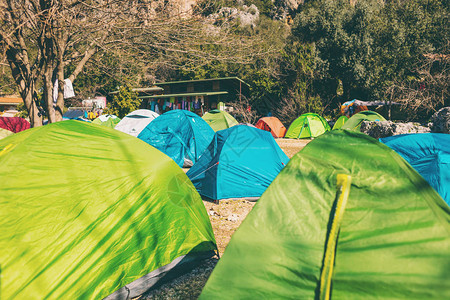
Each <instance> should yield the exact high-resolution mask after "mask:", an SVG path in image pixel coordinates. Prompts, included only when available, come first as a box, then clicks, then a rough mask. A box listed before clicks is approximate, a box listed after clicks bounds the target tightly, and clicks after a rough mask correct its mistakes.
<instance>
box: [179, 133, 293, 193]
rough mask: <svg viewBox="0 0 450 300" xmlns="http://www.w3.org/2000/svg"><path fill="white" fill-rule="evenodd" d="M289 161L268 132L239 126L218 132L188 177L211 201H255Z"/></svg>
mask: <svg viewBox="0 0 450 300" xmlns="http://www.w3.org/2000/svg"><path fill="white" fill-rule="evenodd" d="M288 161H289V158H288V157H287V156H286V154H284V152H283V151H282V150H281V149H280V147H279V146H278V144H277V143H276V142H275V140H274V139H273V137H272V135H271V134H270V133H269V132H267V131H263V130H260V129H257V128H252V127H249V126H245V125H238V126H233V127H231V128H229V129H225V130H220V131H218V132H216V134H215V135H214V139H213V140H212V142H211V143H210V144H209V146H208V148H207V149H206V150H205V152H204V153H203V155H202V156H201V157H200V159H199V160H198V162H196V163H195V164H194V166H193V167H192V168H191V169H190V170H189V171H188V172H187V173H186V174H187V175H188V177H189V179H191V181H192V183H193V184H194V186H195V188H196V189H197V191H198V192H199V193H200V195H203V196H205V197H208V198H210V199H214V200H219V199H227V198H244V197H251V198H253V197H260V196H261V195H262V193H264V191H265V190H266V189H267V187H268V186H269V185H270V183H271V182H272V180H274V179H275V177H276V176H277V175H278V173H279V172H280V171H281V170H282V169H283V167H284V166H285V165H286V164H287V162H288Z"/></svg>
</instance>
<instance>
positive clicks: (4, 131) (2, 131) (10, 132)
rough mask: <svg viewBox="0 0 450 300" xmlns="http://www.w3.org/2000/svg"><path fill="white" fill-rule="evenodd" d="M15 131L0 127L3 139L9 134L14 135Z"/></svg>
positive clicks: (0, 136) (0, 137)
mask: <svg viewBox="0 0 450 300" xmlns="http://www.w3.org/2000/svg"><path fill="white" fill-rule="evenodd" d="M13 133H14V132H12V131H9V130H6V129H3V128H0V140H1V139H3V138H5V137H7V136H10V135H12V134H13Z"/></svg>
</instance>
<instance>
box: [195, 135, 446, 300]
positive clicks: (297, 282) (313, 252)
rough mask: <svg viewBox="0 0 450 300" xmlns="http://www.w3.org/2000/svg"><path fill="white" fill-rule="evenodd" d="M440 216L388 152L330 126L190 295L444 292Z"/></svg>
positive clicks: (429, 195)
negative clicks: (199, 289)
mask: <svg viewBox="0 0 450 300" xmlns="http://www.w3.org/2000/svg"><path fill="white" fill-rule="evenodd" d="M449 222H450V208H449V207H448V206H447V204H446V203H445V202H444V200H443V199H442V198H441V197H440V196H439V195H438V194H437V193H436V191H434V190H433V188H432V187H430V185H429V184H428V183H427V182H426V181H425V180H424V179H423V178H422V177H421V176H420V175H419V174H418V173H417V172H416V171H415V170H414V169H413V168H412V167H411V166H410V165H409V164H408V163H407V162H405V160H403V159H402V158H401V157H400V156H399V155H398V154H397V153H395V152H394V151H393V150H391V149H389V148H388V147H387V146H385V145H383V144H382V143H379V142H378V141H376V140H375V139H373V138H371V137H369V136H366V135H364V134H362V133H358V132H351V131H343V130H333V131H331V132H328V133H326V134H324V135H322V136H320V137H319V138H317V139H315V140H314V141H312V142H311V143H309V144H308V145H307V146H306V147H305V148H304V149H303V150H301V151H300V152H299V153H298V154H296V155H295V156H294V157H293V158H292V159H291V160H290V162H289V163H288V165H287V166H286V167H285V168H284V169H283V170H282V171H281V173H280V174H279V175H278V176H277V178H276V179H275V180H274V181H273V182H272V184H271V185H270V186H269V188H268V189H267V190H266V192H265V193H264V194H263V195H262V197H261V198H260V199H259V201H258V203H257V204H256V205H255V207H254V208H253V210H252V211H251V212H250V214H249V215H248V216H247V218H246V219H245V220H244V222H243V223H242V225H241V226H240V227H239V229H238V230H237V231H236V233H235V234H234V235H233V237H232V238H231V241H230V243H229V244H228V246H227V249H226V251H225V253H224V255H223V257H222V259H221V260H220V261H219V263H218V264H217V266H216V268H215V269H214V271H213V273H212V275H211V277H210V278H209V280H208V282H207V284H206V286H205V288H204V289H203V292H202V295H201V297H200V299H254V298H259V299H450V281H449V278H450V267H449V263H450V225H449Z"/></svg>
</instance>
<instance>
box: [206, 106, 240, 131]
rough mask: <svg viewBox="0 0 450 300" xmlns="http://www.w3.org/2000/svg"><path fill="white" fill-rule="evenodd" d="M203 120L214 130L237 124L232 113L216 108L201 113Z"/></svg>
mask: <svg viewBox="0 0 450 300" xmlns="http://www.w3.org/2000/svg"><path fill="white" fill-rule="evenodd" d="M202 119H203V120H205V121H206V123H208V124H209V126H211V128H212V129H213V130H214V131H219V130H222V129H227V128H230V127H232V126H235V125H239V123H238V121H236V119H235V118H233V116H232V115H230V114H229V113H227V112H225V111H221V110H218V109H214V110H211V111H209V112H207V113H206V114H204V115H203V117H202Z"/></svg>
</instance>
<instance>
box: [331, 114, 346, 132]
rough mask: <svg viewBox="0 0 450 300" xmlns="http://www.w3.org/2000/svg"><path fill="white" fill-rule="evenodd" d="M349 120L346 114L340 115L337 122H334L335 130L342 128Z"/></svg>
mask: <svg viewBox="0 0 450 300" xmlns="http://www.w3.org/2000/svg"><path fill="white" fill-rule="evenodd" d="M347 120H348V118H347V117H346V116H340V117H339V118H338V119H337V120H336V123H334V125H333V130H336V129H341V127H342V126H343V125H344V124H345V122H347Z"/></svg>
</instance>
